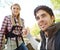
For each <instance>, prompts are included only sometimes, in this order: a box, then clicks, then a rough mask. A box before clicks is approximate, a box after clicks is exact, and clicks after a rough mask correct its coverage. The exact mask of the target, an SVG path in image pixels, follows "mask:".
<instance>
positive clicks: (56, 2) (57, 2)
mask: <svg viewBox="0 0 60 50" xmlns="http://www.w3.org/2000/svg"><path fill="white" fill-rule="evenodd" d="M51 2H52V4H53V6H54V9H60V0H51Z"/></svg>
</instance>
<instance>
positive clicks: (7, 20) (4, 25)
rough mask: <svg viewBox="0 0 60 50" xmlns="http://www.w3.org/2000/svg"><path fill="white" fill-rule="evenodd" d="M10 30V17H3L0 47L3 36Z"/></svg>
mask: <svg viewBox="0 0 60 50" xmlns="http://www.w3.org/2000/svg"><path fill="white" fill-rule="evenodd" d="M21 21H22V24H23V25H24V20H22V19H21ZM11 28H12V21H11V16H10V15H9V16H5V18H4V21H3V23H2V27H1V30H0V45H1V46H2V44H3V43H2V41H3V35H4V34H6V33H7V32H9V31H11Z"/></svg>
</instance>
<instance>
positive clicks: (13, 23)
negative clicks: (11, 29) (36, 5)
mask: <svg viewBox="0 0 60 50" xmlns="http://www.w3.org/2000/svg"><path fill="white" fill-rule="evenodd" d="M13 6H18V7H19V10H21V7H20V5H19V4H17V3H15V4H13V5H12V6H11V9H12V7H13ZM17 19H18V23H19V25H21V19H20V13H19V14H18V16H17ZM11 21H12V25H16V24H15V22H14V16H13V14H12V16H11Z"/></svg>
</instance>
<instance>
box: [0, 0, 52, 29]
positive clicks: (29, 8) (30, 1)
mask: <svg viewBox="0 0 60 50" xmlns="http://www.w3.org/2000/svg"><path fill="white" fill-rule="evenodd" d="M13 3H18V4H20V6H21V18H23V19H24V21H25V26H26V27H32V26H33V25H34V24H35V23H36V20H35V16H34V9H35V8H36V7H37V6H39V5H47V6H49V7H51V8H52V9H53V6H52V4H51V2H50V0H0V28H1V25H2V22H3V19H4V17H5V16H6V15H10V14H11V10H10V6H11V5H12V4H13Z"/></svg>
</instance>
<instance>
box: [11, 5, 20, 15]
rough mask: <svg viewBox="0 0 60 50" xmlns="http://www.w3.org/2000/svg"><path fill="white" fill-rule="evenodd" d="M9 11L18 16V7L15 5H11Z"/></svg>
mask: <svg viewBox="0 0 60 50" xmlns="http://www.w3.org/2000/svg"><path fill="white" fill-rule="evenodd" d="M11 11H12V14H13V15H14V16H18V14H19V13H20V8H19V6H17V5H13V6H12V8H11Z"/></svg>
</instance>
